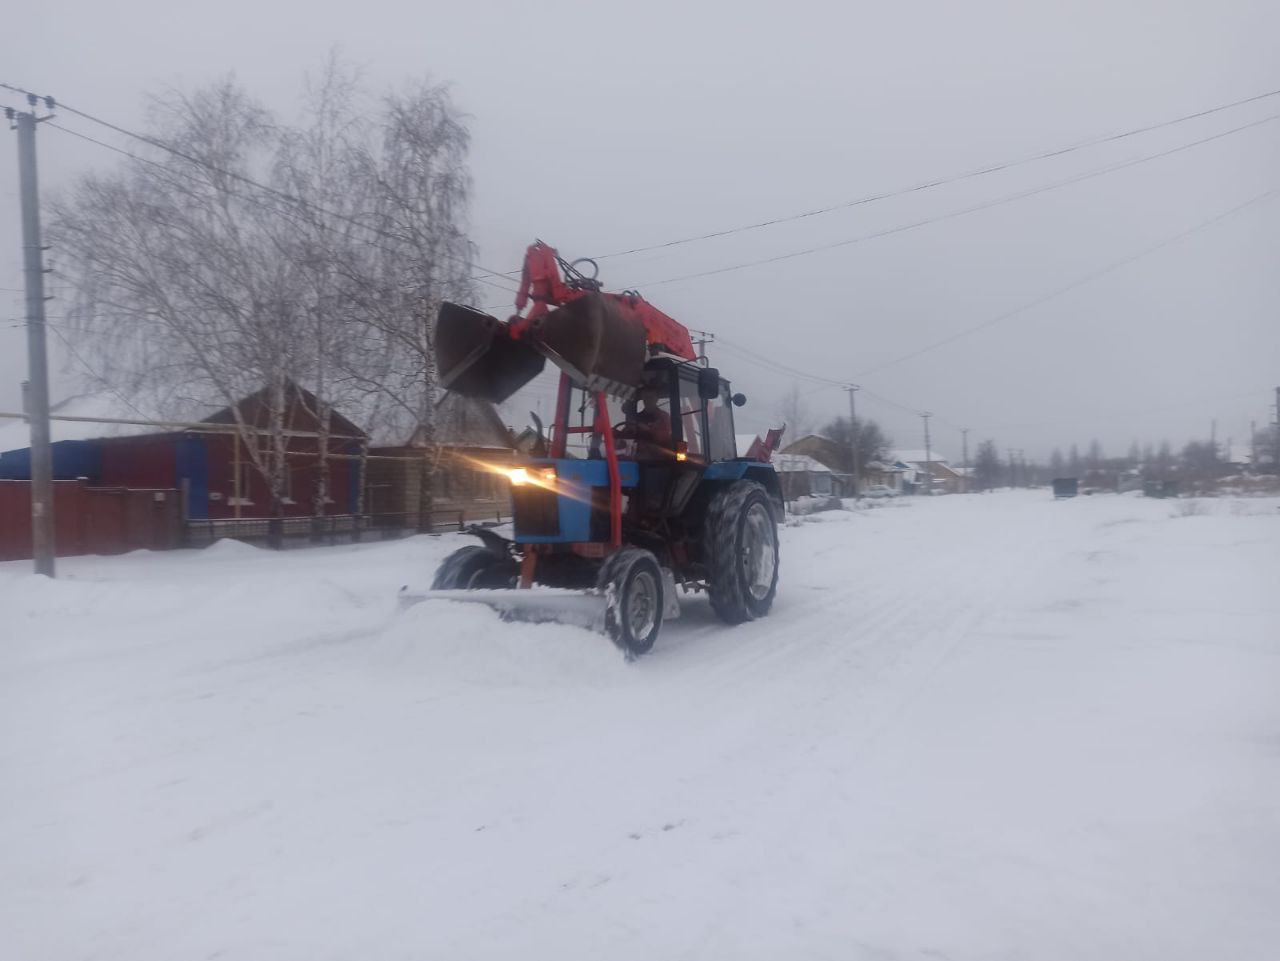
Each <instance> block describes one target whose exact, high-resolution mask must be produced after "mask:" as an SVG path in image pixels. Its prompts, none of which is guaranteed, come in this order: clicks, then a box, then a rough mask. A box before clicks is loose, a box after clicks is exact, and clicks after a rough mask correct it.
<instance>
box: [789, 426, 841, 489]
mask: <svg viewBox="0 0 1280 961" xmlns="http://www.w3.org/2000/svg"><path fill="white" fill-rule="evenodd" d="M777 456H778V457H781V456H793V457H807V458H811V459H812V460H814V461H816V462H817V463H819V464H821V465H822V466H823V467H825V468H826V469H827V471H828V472H829V473H830V476H831V485H832V493H833V494H834V496H836V497H851V496H853V483H852V480H853V479H852V477H850V475H849V469H848V466H847V464H848V461H849V452H848V451H847V450H845V448H844V446H843V445H842V444H839V443H837V442H836V441H833V440H832V439H831V438H830V437H823V436H822V435H821V434H806V435H805V436H803V437H800V438H797V439H796V440H795V441H793V442H792V443H790V444H788V445H787V446H786V447H784V448H783V449H782V450H781V451H780V452H779V454H778V455H777ZM774 463H777V457H775V458H774Z"/></svg>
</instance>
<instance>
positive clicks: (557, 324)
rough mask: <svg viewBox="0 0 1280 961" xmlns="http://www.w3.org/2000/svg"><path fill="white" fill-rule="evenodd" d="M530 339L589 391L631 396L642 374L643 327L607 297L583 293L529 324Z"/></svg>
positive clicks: (643, 357) (643, 353)
mask: <svg viewBox="0 0 1280 961" xmlns="http://www.w3.org/2000/svg"><path fill="white" fill-rule="evenodd" d="M530 333H531V339H532V341H533V342H534V343H535V344H538V345H539V347H540V348H541V350H542V351H543V352H544V353H545V354H546V355H547V356H548V357H549V358H551V362H552V363H553V364H555V365H556V366H557V367H559V368H560V369H561V370H563V371H564V372H565V373H567V374H568V375H569V376H570V377H571V378H573V381H574V383H576V384H577V385H578V386H580V387H585V388H586V389H587V390H593V391H595V390H602V391H604V392H605V393H608V394H613V395H616V396H619V397H630V396H631V395H632V394H633V393H634V392H635V390H636V388H637V387H639V386H640V381H641V376H642V374H643V372H644V361H645V333H644V325H643V324H642V323H641V322H640V321H639V320H638V319H637V318H635V317H631V316H628V315H627V314H625V313H623V312H622V311H621V310H619V309H618V306H617V305H616V304H615V303H614V301H613V300H611V299H610V298H608V297H604V296H601V295H600V294H594V293H593V294H587V295H586V296H585V297H582V298H580V299H578V300H574V301H570V302H569V303H567V304H565V305H564V306H563V307H558V308H556V309H555V310H552V311H550V312H548V313H546V314H544V315H543V316H542V317H539V318H538V319H537V320H536V321H534V324H533V330H532V331H531V332H530Z"/></svg>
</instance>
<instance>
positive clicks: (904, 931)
mask: <svg viewBox="0 0 1280 961" xmlns="http://www.w3.org/2000/svg"><path fill="white" fill-rule="evenodd" d="M1186 503H1188V502H1185V501H1180V502H1162V501H1151V500H1143V499H1141V498H1133V497H1127V496H1124V497H1116V496H1111V497H1097V498H1079V499H1076V500H1074V501H1068V502H1058V503H1055V502H1053V501H1052V500H1051V499H1050V498H1049V497H1048V495H1046V494H1044V493H1043V492H1018V493H1006V494H998V495H991V496H976V495H975V496H968V497H944V498H937V499H933V500H916V501H913V502H903V503H896V504H891V505H888V506H885V507H883V508H880V509H875V510H867V511H858V512H845V513H835V514H827V515H821V516H820V517H819V518H817V519H815V520H814V521H813V522H811V523H804V524H799V525H797V526H791V527H788V528H786V529H785V530H784V532H783V543H782V550H783V556H782V563H783V568H782V582H781V587H780V593H779V598H778V602H777V605H776V607H775V609H774V612H773V614H772V615H771V616H770V617H769V618H768V619H766V620H764V621H760V622H756V623H754V624H750V625H746V626H744V627H741V628H737V629H727V628H723V627H722V626H720V625H719V624H718V623H717V622H716V621H715V620H714V618H713V616H712V614H711V611H710V609H709V607H708V606H707V605H706V603H705V601H702V600H693V601H691V602H689V603H688V604H687V605H686V607H685V611H684V616H683V617H682V619H681V620H679V621H676V622H673V623H671V624H669V625H668V626H667V628H666V630H665V632H664V634H663V637H662V638H661V639H660V640H659V642H658V646H657V647H656V648H655V650H654V652H653V654H652V655H650V656H649V657H646V658H644V659H642V660H641V661H639V662H637V663H635V664H626V663H624V662H623V660H622V659H621V657H620V656H619V655H618V654H617V652H616V651H615V650H614V649H613V648H612V647H611V646H610V645H609V644H608V643H607V642H606V641H605V640H603V639H602V638H600V637H598V636H595V635H592V634H589V633H587V632H585V631H582V630H578V629H575V628H571V627H564V626H556V625H540V626H530V625H513V624H505V623H502V622H500V621H499V620H498V619H497V618H496V616H495V615H493V614H492V613H491V612H489V611H488V610H486V609H483V608H479V607H474V606H470V605H457V604H447V603H442V602H434V603H429V604H423V605H420V606H418V607H416V608H413V609H411V610H409V611H406V612H404V613H397V611H396V606H395V592H396V590H397V589H398V588H399V587H400V586H401V585H402V584H406V583H407V584H409V585H410V586H413V587H422V586H425V584H426V583H427V582H428V581H429V578H430V573H431V571H432V569H433V567H434V564H435V563H436V562H437V561H438V560H439V558H440V557H442V556H443V554H444V553H446V552H447V551H448V550H450V549H452V548H453V547H454V546H456V543H457V539H456V538H452V537H446V538H413V539H410V540H407V541H399V542H393V543H380V544H365V545H359V546H355V547H347V548H327V549H314V550H305V551H296V552H291V553H287V554H283V555H277V554H271V553H269V552H265V551H259V550H256V549H253V548H249V547H245V546H242V545H237V544H234V543H227V542H224V543H221V544H219V545H215V547H213V548H211V549H210V550H208V551H205V552H202V553H196V552H178V553H170V554H136V555H130V556H127V557H120V558H75V559H68V560H64V561H62V562H61V570H62V572H63V573H64V575H65V576H64V578H63V579H61V580H60V581H58V582H56V583H51V582H47V581H43V580H39V579H36V578H34V577H31V576H28V575H27V574H26V573H25V572H26V567H27V566H26V565H25V564H0V636H2V637H3V643H2V644H0V698H2V702H0V864H2V865H3V868H4V870H3V871H2V872H0V946H2V947H0V956H3V957H4V958H14V959H20V961H26V959H32V961H37V959H39V961H46V959H48V961H63V959H120V961H177V959H195V958H200V959H204V958H224V959H299V961H303V959H305V961H329V959H332V961H347V959H365V958H369V959H374V958H376V959H405V961H408V959H427V958H448V959H461V958H486V959H487V958H557V959H574V958H583V959H593V961H594V959H599V958H610V959H632V958H634V959H646V961H647V959H654V958H689V959H725V958H769V959H777V958H782V957H788V958H831V959H861V958H866V959H877V961H882V959H895V958H902V959H917V958H918V959H952V961H962V959H1012V958H1026V959H1034V961H1042V959H1063V961H1067V959H1070V961H1079V959H1086V958H1087V959H1092V958H1098V959H1121V958H1122V959H1126V961H1134V959H1152V961H1176V959H1187V961H1203V959H1206V958H1223V959H1232V961H1253V959H1257V961H1270V959H1273V958H1275V957H1277V950H1278V949H1277V946H1278V945H1280V908H1278V907H1277V906H1280V868H1277V865H1280V696H1278V695H1280V589H1278V587H1277V586H1278V585H1280V512H1278V511H1277V503H1276V501H1274V500H1240V501H1234V500H1220V501H1212V502H1209V501H1204V502H1197V503H1200V504H1202V505H1204V508H1203V509H1204V511H1205V512H1204V513H1199V514H1196V513H1191V512H1190V511H1189V510H1188V509H1187V508H1186V507H1185V506H1184V505H1185V504H1186Z"/></svg>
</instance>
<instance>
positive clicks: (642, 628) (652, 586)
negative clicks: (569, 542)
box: [599, 547, 664, 658]
mask: <svg viewBox="0 0 1280 961" xmlns="http://www.w3.org/2000/svg"><path fill="white" fill-rule="evenodd" d="M599 587H600V589H601V590H602V591H604V594H605V598H606V601H607V606H606V607H605V618H604V624H605V630H606V631H607V632H608V634H609V636H610V637H611V638H612V639H613V642H614V643H615V644H617V645H618V646H619V647H620V648H622V650H623V651H624V652H626V655H627V657H628V658H635V657H639V656H640V655H641V654H647V653H648V652H649V649H650V648H652V647H653V642H654V641H656V640H657V639H658V634H659V632H660V631H661V630H662V614H663V602H664V598H663V587H662V568H661V567H659V565H658V559H657V558H656V557H654V556H653V554H651V553H649V552H648V551H646V550H643V549H641V548H639V547H623V548H621V549H620V550H617V551H615V552H614V553H613V554H611V555H610V556H609V557H608V559H606V560H605V562H604V564H603V565H602V566H601V568H600V580H599Z"/></svg>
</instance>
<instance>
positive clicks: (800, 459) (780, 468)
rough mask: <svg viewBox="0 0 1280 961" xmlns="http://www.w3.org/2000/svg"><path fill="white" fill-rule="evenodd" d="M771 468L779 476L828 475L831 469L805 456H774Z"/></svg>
mask: <svg viewBox="0 0 1280 961" xmlns="http://www.w3.org/2000/svg"><path fill="white" fill-rule="evenodd" d="M773 466H774V469H775V470H777V472H778V473H779V474H799V473H805V472H808V473H810V474H830V473H831V468H830V467H827V466H826V465H825V464H823V463H821V462H820V461H816V460H814V459H813V458H812V457H809V456H808V455H807V454H774V455H773Z"/></svg>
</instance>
